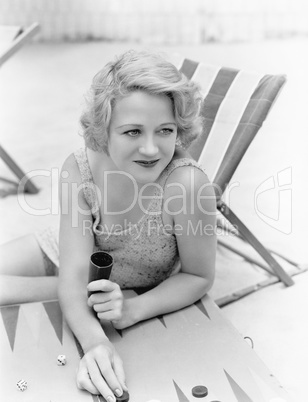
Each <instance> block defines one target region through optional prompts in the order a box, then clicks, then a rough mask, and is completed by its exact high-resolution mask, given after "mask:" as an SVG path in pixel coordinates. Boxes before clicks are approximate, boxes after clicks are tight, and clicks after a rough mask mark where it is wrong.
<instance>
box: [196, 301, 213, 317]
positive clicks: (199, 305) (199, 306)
mask: <svg viewBox="0 0 308 402" xmlns="http://www.w3.org/2000/svg"><path fill="white" fill-rule="evenodd" d="M195 306H196V307H198V309H199V310H200V311H201V312H202V313H203V314H204V315H205V316H206V317H207V318H208V319H209V320H210V319H211V317H210V316H209V313H208V312H207V311H206V309H205V307H204V305H203V303H202V301H201V300H198V301H197V302H196V303H195Z"/></svg>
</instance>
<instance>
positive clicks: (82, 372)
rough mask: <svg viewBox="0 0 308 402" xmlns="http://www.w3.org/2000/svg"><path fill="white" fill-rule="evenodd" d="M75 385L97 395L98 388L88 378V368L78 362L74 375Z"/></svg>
mask: <svg viewBox="0 0 308 402" xmlns="http://www.w3.org/2000/svg"><path fill="white" fill-rule="evenodd" d="M76 382H77V387H78V388H79V389H85V390H86V391H88V392H90V393H91V394H94V395H99V391H98V389H97V388H96V387H95V386H94V384H93V382H92V381H91V379H90V375H89V372H88V368H87V367H86V366H84V365H82V363H80V366H79V369H78V372H77V376H76Z"/></svg>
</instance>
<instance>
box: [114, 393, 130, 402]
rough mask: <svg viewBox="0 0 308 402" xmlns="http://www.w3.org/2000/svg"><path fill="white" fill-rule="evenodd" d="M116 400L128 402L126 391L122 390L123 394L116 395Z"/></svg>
mask: <svg viewBox="0 0 308 402" xmlns="http://www.w3.org/2000/svg"><path fill="white" fill-rule="evenodd" d="M116 398H117V402H128V401H129V393H128V392H126V391H123V394H122V395H121V396H117V397H116Z"/></svg>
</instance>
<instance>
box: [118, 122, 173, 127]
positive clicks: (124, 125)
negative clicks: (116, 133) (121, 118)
mask: <svg viewBox="0 0 308 402" xmlns="http://www.w3.org/2000/svg"><path fill="white" fill-rule="evenodd" d="M170 124H171V125H173V126H176V124H175V123H174V122H166V123H162V124H160V125H159V126H157V127H161V126H167V125H170ZM126 126H134V127H143V124H137V123H126V124H122V125H121V126H118V127H116V128H122V127H126Z"/></svg>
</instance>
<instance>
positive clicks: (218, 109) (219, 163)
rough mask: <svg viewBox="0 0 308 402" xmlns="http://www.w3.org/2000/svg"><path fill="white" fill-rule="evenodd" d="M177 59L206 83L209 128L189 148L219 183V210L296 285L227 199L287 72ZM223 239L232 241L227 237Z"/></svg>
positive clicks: (275, 270) (285, 279)
mask: <svg viewBox="0 0 308 402" xmlns="http://www.w3.org/2000/svg"><path fill="white" fill-rule="evenodd" d="M174 64H175V65H176V67H177V68H178V69H179V70H180V71H181V72H182V73H183V74H184V75H186V76H187V77H188V78H189V79H191V80H193V81H196V82H197V83H198V84H199V85H200V86H201V88H202V93H203V96H204V101H203V106H202V112H201V113H202V115H203V117H204V121H205V124H204V130H203V134H202V136H201V137H200V138H198V139H197V140H196V141H195V142H194V143H193V144H192V145H191V146H190V147H189V149H188V152H189V154H190V155H191V156H192V157H193V158H194V159H195V160H197V161H199V162H200V163H201V164H202V165H203V167H204V168H205V170H206V172H207V173H208V175H209V178H210V180H211V181H212V183H213V184H214V188H215V190H216V200H217V208H218V210H219V211H220V212H221V214H222V215H223V216H224V217H225V218H226V219H227V220H228V221H229V222H230V223H231V224H232V225H233V226H235V227H236V228H237V230H238V232H239V234H240V236H241V237H242V238H243V239H245V241H247V242H248V243H249V244H250V245H251V246H252V247H253V248H254V249H255V250H256V251H257V253H258V254H259V255H260V256H261V257H262V258H263V260H265V262H266V263H267V264H268V266H269V268H268V267H267V265H264V264H258V265H259V266H261V267H262V268H264V269H266V270H267V271H268V272H270V273H271V274H272V275H275V276H277V277H278V278H279V279H280V280H281V281H282V282H283V283H284V284H285V285H286V286H291V285H293V284H294V281H293V279H292V278H291V276H290V275H289V274H288V273H287V272H286V271H285V270H284V269H283V268H282V267H281V265H280V264H279V263H278V262H277V261H276V259H275V258H274V257H273V256H272V254H271V253H270V252H269V251H268V250H267V249H266V248H265V247H264V246H263V244H262V243H261V242H260V241H259V240H258V239H257V238H256V237H255V236H254V235H253V233H252V232H251V231H250V230H249V229H248V228H247V227H246V225H245V224H244V223H243V222H242V221H241V220H240V218H239V217H238V216H237V215H236V214H235V213H234V212H233V211H232V210H231V208H230V207H229V206H228V205H226V203H225V202H224V201H223V200H222V199H221V196H222V194H223V192H224V191H225V189H226V187H227V186H228V184H229V182H230V180H231V178H232V176H233V174H234V172H235V170H236V168H237V166H238V165H239V163H240V161H241V159H242V158H243V156H244V154H245V152H246V150H247V149H248V147H249V145H250V144H251V142H252V140H253V139H254V137H255V135H256V134H257V132H258V131H259V129H260V127H261V126H262V124H263V122H264V120H265V119H266V117H267V115H268V113H269V111H270V109H271V107H272V105H273V103H274V102H275V100H276V99H277V97H278V95H279V92H280V90H281V89H282V87H283V85H284V84H285V82H286V77H285V76H284V75H264V74H260V73H256V72H248V71H243V70H237V69H234V68H226V67H219V66H214V65H210V64H205V63H200V62H196V61H193V60H189V59H182V60H180V61H179V60H176V62H175V63H174ZM217 189H220V191H217ZM219 243H220V244H221V245H222V246H225V247H228V245H226V244H224V242H223V241H221V240H219ZM232 251H234V252H237V253H238V254H239V255H242V256H243V257H244V258H245V259H246V260H248V261H249V260H250V262H254V263H255V262H256V261H255V260H253V259H250V258H249V256H247V255H243V254H241V252H240V251H239V250H236V249H233V250H232Z"/></svg>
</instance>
